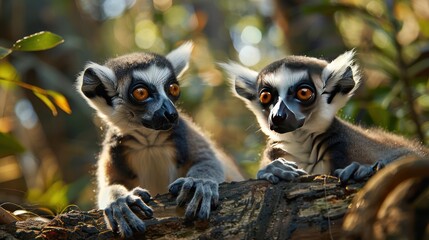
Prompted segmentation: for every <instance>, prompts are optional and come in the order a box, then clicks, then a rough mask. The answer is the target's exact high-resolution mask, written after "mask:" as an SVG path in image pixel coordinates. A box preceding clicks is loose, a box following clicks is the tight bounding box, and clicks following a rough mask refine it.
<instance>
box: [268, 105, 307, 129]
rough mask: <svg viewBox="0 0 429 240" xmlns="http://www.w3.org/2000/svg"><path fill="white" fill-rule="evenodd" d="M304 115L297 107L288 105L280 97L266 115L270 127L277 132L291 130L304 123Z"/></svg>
mask: <svg viewBox="0 0 429 240" xmlns="http://www.w3.org/2000/svg"><path fill="white" fill-rule="evenodd" d="M304 122H305V117H304V115H302V114H301V113H300V112H299V109H295V108H293V106H292V107H288V106H287V105H286V104H285V103H284V101H283V100H282V99H279V101H278V102H277V103H276V105H274V107H273V109H272V110H271V113H270V116H269V117H268V123H269V125H270V129H271V130H272V131H275V132H277V133H287V132H292V131H294V130H296V129H298V128H300V127H302V125H304Z"/></svg>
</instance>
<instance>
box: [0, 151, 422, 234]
mask: <svg viewBox="0 0 429 240" xmlns="http://www.w3.org/2000/svg"><path fill="white" fill-rule="evenodd" d="M363 185H364V183H354V184H349V185H347V186H344V185H341V184H339V183H338V180H337V179H336V178H332V177H325V176H306V177H301V178H299V179H298V180H297V181H296V182H289V183H287V182H281V183H279V184H277V185H272V184H270V183H268V182H266V181H257V180H248V181H243V182H233V183H224V184H221V186H220V188H219V193H220V196H221V197H220V205H219V206H218V207H217V208H216V209H215V210H214V211H213V212H212V215H211V217H210V219H209V220H208V221H190V220H186V219H184V217H183V215H184V208H182V207H176V204H175V198H174V197H173V196H171V195H170V194H164V195H158V196H155V197H154V199H153V201H151V202H150V203H149V205H151V206H152V207H153V209H154V212H155V214H154V217H153V218H151V219H146V220H145V222H146V224H147V231H146V233H145V235H144V236H136V239H142V238H145V239H429V159H427V158H425V159H421V158H417V157H405V158H404V159H401V160H398V161H396V162H394V163H393V164H389V165H388V166H387V167H386V168H384V169H382V170H381V171H380V172H379V173H377V174H376V175H375V176H373V177H372V178H371V179H370V180H369V181H368V183H366V184H365V187H364V188H363V189H361V188H362V186H363ZM347 211H348V213H347V215H346V212H347ZM0 213H1V212H0ZM2 215H7V213H1V214H0V218H1V216H2ZM4 219H7V218H4ZM0 222H1V221H0ZM0 239H119V236H118V235H116V234H114V233H113V232H111V231H110V230H108V229H106V225H105V223H104V219H103V213H102V211H99V210H92V211H89V212H83V211H72V212H69V213H65V214H60V215H58V216H56V217H55V218H54V219H52V220H50V221H42V220H40V219H34V218H33V219H28V220H25V221H18V222H14V223H9V224H3V225H0Z"/></svg>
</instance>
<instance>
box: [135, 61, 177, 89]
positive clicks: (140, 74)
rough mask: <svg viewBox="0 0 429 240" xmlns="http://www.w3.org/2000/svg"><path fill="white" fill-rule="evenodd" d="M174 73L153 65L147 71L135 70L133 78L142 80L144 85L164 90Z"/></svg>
mask: <svg viewBox="0 0 429 240" xmlns="http://www.w3.org/2000/svg"><path fill="white" fill-rule="evenodd" d="M172 74H173V73H172V72H171V71H170V69H168V68H161V67H158V66H157V65H155V64H152V65H151V66H149V67H148V68H147V69H144V70H134V71H133V73H132V77H133V78H134V79H137V80H141V81H143V82H144V83H149V84H152V85H154V86H157V89H158V88H162V89H164V85H165V83H166V82H167V80H168V78H169V77H170V76H171V75H172Z"/></svg>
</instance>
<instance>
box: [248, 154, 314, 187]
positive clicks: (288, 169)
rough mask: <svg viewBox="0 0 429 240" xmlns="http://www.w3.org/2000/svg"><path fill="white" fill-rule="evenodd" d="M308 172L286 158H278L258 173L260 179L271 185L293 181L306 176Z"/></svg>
mask: <svg viewBox="0 0 429 240" xmlns="http://www.w3.org/2000/svg"><path fill="white" fill-rule="evenodd" d="M306 174H307V172H306V171H304V170H303V169H299V168H298V165H296V163H294V162H291V161H287V160H286V159H284V158H277V159H276V160H274V161H272V162H270V163H268V164H267V165H266V166H265V167H262V168H261V169H260V170H259V171H258V173H257V175H256V176H257V178H258V179H264V180H268V181H270V182H271V183H274V184H275V183H278V182H279V181H280V180H283V181H291V180H293V179H295V178H297V177H299V176H301V175H306Z"/></svg>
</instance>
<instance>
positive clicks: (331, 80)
mask: <svg viewBox="0 0 429 240" xmlns="http://www.w3.org/2000/svg"><path fill="white" fill-rule="evenodd" d="M354 56H355V51H354V50H350V51H347V52H345V53H343V54H342V55H340V56H338V57H337V58H336V59H334V60H333V61H332V62H330V63H329V64H328V65H327V66H326V67H325V69H323V72H322V81H323V82H324V85H325V86H324V93H325V94H328V98H327V101H328V103H331V102H332V101H335V99H336V98H337V97H338V100H340V101H341V104H339V105H344V104H345V103H346V102H347V100H348V98H350V97H351V96H352V95H353V93H354V92H355V91H356V89H357V88H358V87H359V84H360V79H361V76H360V73H359V67H358V65H357V64H356V63H355V60H354ZM339 96H341V97H339Z"/></svg>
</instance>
